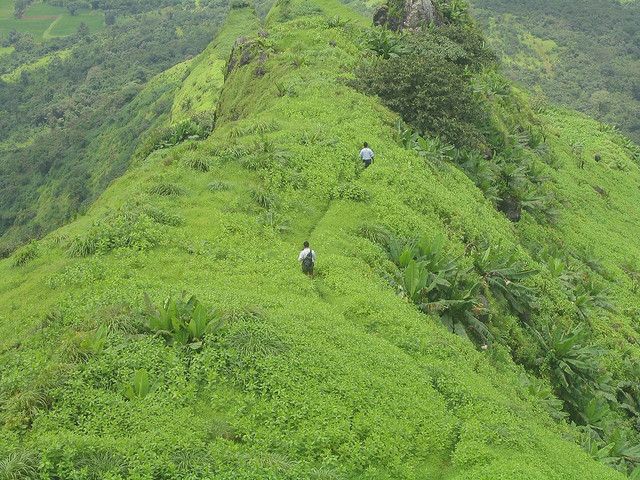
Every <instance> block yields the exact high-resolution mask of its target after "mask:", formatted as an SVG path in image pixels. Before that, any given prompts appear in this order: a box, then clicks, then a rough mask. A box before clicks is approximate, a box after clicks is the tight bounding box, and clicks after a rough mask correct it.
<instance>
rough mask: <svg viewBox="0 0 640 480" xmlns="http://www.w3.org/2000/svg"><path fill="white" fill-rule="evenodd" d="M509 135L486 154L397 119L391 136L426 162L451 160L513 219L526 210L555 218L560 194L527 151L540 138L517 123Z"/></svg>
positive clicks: (538, 217)
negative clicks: (459, 146)
mask: <svg viewBox="0 0 640 480" xmlns="http://www.w3.org/2000/svg"><path fill="white" fill-rule="evenodd" d="M517 132H518V133H517V134H513V135H510V136H509V137H510V140H508V142H509V144H508V146H507V147H506V148H505V147H504V146H502V147H500V148H501V150H502V153H499V154H496V155H488V154H487V153H486V152H482V151H480V150H478V149H456V148H455V147H453V146H452V145H450V144H448V143H446V142H445V141H443V139H442V138H441V137H439V136H436V137H433V138H424V137H422V136H420V135H419V134H418V133H417V132H416V131H415V130H414V129H412V128H411V127H407V126H404V125H403V124H402V122H401V121H400V120H398V121H397V122H396V125H395V130H394V140H395V141H396V143H397V144H398V145H400V146H401V147H403V148H405V149H407V150H414V151H416V152H417V153H418V155H420V156H421V157H423V158H424V159H425V160H426V161H427V162H429V163H436V164H438V163H441V162H452V163H454V164H455V165H457V166H458V167H459V168H460V169H461V170H462V171H463V172H464V173H465V174H466V175H467V176H468V177H469V178H470V179H471V180H473V182H474V183H475V184H476V186H477V187H478V188H479V189H480V190H481V191H482V193H483V194H484V196H485V197H486V198H487V199H489V200H490V201H492V202H493V203H494V204H495V206H496V207H497V208H498V209H499V210H500V211H502V212H504V213H505V214H506V215H507V217H508V218H509V219H510V220H512V221H516V222H517V221H519V220H520V217H521V212H522V210H526V211H527V212H529V213H530V214H532V215H533V216H534V217H536V218H537V219H538V220H540V221H549V222H553V221H555V220H556V219H557V218H558V216H559V215H560V209H559V207H560V205H561V202H560V198H559V196H558V195H557V193H556V192H555V191H554V190H552V189H550V188H549V182H550V178H549V177H548V176H547V175H546V174H545V173H544V166H543V165H542V164H541V163H540V162H539V161H537V160H536V159H535V158H534V157H533V156H531V155H529V154H528V153H529V151H530V150H531V149H533V148H538V147H539V146H540V143H539V142H540V141H541V138H540V137H539V136H537V134H536V133H535V132H534V133H531V130H528V131H527V130H524V129H522V127H518V129H517Z"/></svg>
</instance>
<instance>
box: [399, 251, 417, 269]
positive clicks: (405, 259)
mask: <svg viewBox="0 0 640 480" xmlns="http://www.w3.org/2000/svg"><path fill="white" fill-rule="evenodd" d="M412 259H413V255H412V253H411V250H409V249H408V248H407V247H404V250H403V251H402V254H401V255H400V257H399V258H398V265H400V267H401V268H402V267H406V266H407V265H409V262H411V260H412Z"/></svg>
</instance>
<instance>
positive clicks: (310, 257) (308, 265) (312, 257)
mask: <svg viewBox="0 0 640 480" xmlns="http://www.w3.org/2000/svg"><path fill="white" fill-rule="evenodd" d="M298 261H299V262H302V273H305V274H307V275H309V278H311V280H313V266H314V265H315V263H316V252H314V251H313V250H311V249H310V248H309V242H304V250H302V251H301V252H300V255H298Z"/></svg>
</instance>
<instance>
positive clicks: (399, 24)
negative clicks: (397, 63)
mask: <svg viewBox="0 0 640 480" xmlns="http://www.w3.org/2000/svg"><path fill="white" fill-rule="evenodd" d="M431 22H433V23H434V24H436V25H438V26H440V25H442V24H443V23H444V21H443V19H442V15H440V13H439V12H438V10H436V6H435V4H434V3H433V1H432V0H391V1H389V2H388V3H387V4H385V5H381V6H379V7H378V8H377V9H376V11H375V13H374V14H373V24H374V25H376V26H378V25H384V26H385V27H387V28H388V29H389V30H393V31H395V32H400V31H404V30H420V29H421V28H423V27H425V26H428V25H429V24H431Z"/></svg>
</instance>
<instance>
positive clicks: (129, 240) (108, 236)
mask: <svg viewBox="0 0 640 480" xmlns="http://www.w3.org/2000/svg"><path fill="white" fill-rule="evenodd" d="M143 210H144V208H130V207H129V206H124V207H123V208H122V209H120V210H119V211H118V212H117V213H115V214H112V215H110V216H109V217H107V218H106V219H104V220H98V221H96V222H94V224H93V225H92V226H91V228H90V229H89V231H88V232H87V233H85V234H83V235H79V236H76V237H75V238H74V239H73V240H71V242H70V244H69V247H68V249H67V255H68V256H70V257H82V256H87V255H91V254H94V253H98V252H101V253H106V252H108V251H110V250H113V249H115V248H123V247H124V248H134V249H136V250H147V249H148V248H151V247H153V246H155V245H157V244H158V243H160V242H161V241H162V240H164V239H165V238H166V236H165V230H164V229H162V228H161V226H162V224H161V223H160V222H157V221H155V220H154V219H153V218H152V217H151V216H149V215H147V214H146V213H144V211H143ZM156 213H157V212H156ZM161 220H164V221H175V220H176V219H172V220H169V219H167V218H162V217H161Z"/></svg>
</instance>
